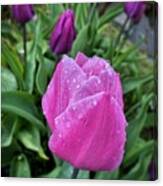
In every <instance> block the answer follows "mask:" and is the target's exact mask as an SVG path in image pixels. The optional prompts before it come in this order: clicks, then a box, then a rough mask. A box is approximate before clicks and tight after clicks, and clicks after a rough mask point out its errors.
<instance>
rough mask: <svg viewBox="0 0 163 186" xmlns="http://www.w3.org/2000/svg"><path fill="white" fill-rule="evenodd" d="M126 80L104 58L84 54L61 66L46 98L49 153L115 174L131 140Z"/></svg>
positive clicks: (43, 100) (44, 98)
mask: <svg viewBox="0 0 163 186" xmlns="http://www.w3.org/2000/svg"><path fill="white" fill-rule="evenodd" d="M123 107H124V103H123V92H122V87H121V80H120V75H119V74H118V73H117V72H115V71H114V69H113V68H112V67H111V66H110V65H109V63H107V62H106V61H105V60H104V59H102V58H99V57H97V56H94V57H92V58H88V57H86V56H85V55H84V54H83V53H78V55H77V56H76V58H75V60H73V59H72V58H69V57H68V56H64V57H63V58H62V60H61V61H60V62H59V63H58V65H57V68H56V70H55V72H54V74H53V76H52V79H51V81H50V83H49V86H48V88H47V90H46V93H45V94H44V96H43V98H42V109H43V112H44V115H45V117H46V119H47V121H48V124H49V127H50V129H51V131H52V135H51V137H50V140H49V148H50V149H51V151H52V152H53V153H54V154H55V155H56V156H58V157H59V158H61V159H63V160H65V161H68V162H69V163H71V164H72V165H73V166H74V167H76V168H79V169H86V170H92V171H98V170H109V171H111V170H115V169H116V168H117V167H118V166H119V165H120V164H121V162H122V159H123V154H124V146H125V141H126V132H125V128H126V124H127V122H126V118H125V115H124V111H123Z"/></svg>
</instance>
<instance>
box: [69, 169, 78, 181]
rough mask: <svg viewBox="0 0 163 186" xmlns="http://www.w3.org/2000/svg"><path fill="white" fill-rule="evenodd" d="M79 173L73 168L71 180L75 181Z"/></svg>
mask: <svg viewBox="0 0 163 186" xmlns="http://www.w3.org/2000/svg"><path fill="white" fill-rule="evenodd" d="M78 173H79V169H76V168H74V170H73V173H72V176H71V178H72V179H76V178H77V176H78Z"/></svg>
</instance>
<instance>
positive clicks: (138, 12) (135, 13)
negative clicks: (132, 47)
mask: <svg viewBox="0 0 163 186" xmlns="http://www.w3.org/2000/svg"><path fill="white" fill-rule="evenodd" d="M145 7H146V6H145V3H143V2H128V3H125V6H124V10H125V12H126V14H127V16H128V17H129V18H131V20H132V21H133V22H134V23H138V22H139V21H140V19H141V18H142V16H143V14H144V11H145Z"/></svg>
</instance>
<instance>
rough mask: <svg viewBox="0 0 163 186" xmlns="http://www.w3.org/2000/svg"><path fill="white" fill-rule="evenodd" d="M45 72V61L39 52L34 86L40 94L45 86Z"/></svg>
mask: <svg viewBox="0 0 163 186" xmlns="http://www.w3.org/2000/svg"><path fill="white" fill-rule="evenodd" d="M47 78H48V75H47V72H46V68H45V62H44V57H43V56H42V53H41V52H39V67H38V71H37V74H36V87H37V90H38V92H39V93H40V94H41V95H42V94H43V93H44V91H45V89H46V86H47Z"/></svg>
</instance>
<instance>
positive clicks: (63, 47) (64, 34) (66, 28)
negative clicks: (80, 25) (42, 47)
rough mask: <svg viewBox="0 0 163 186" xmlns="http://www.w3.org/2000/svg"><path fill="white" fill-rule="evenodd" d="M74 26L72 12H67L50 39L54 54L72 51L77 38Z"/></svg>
mask: <svg viewBox="0 0 163 186" xmlns="http://www.w3.org/2000/svg"><path fill="white" fill-rule="evenodd" d="M74 24H75V23H74V13H73V11H72V10H66V11H65V12H63V13H62V14H61V15H60V17H59V19H58V21H57V23H56V25H55V27H54V30H53V32H52V34H51V38H50V47H51V49H52V51H53V52H54V53H56V54H65V53H68V52H69V51H70V50H71V47H72V44H73V41H74V39H75V36H76V32H75V26H74Z"/></svg>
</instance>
